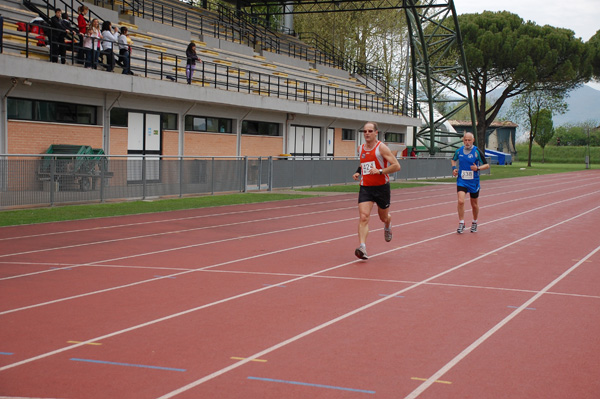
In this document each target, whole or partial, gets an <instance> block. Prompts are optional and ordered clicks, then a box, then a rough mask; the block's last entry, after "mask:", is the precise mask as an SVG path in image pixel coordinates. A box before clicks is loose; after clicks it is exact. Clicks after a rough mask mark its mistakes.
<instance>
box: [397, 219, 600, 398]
mask: <svg viewBox="0 0 600 399" xmlns="http://www.w3.org/2000/svg"><path fill="white" fill-rule="evenodd" d="M595 209H598V208H595ZM598 251H600V246H598V247H596V249H594V250H593V251H592V252H590V253H588V254H587V255H586V256H585V257H584V258H583V259H581V260H580V261H579V262H577V263H575V264H574V265H573V266H571V267H570V268H569V269H568V270H567V271H565V272H564V273H563V274H561V275H560V276H558V277H557V278H556V279H554V281H552V282H551V283H550V284H548V285H547V286H545V287H544V288H542V289H541V290H540V291H538V292H537V293H536V294H535V295H534V296H532V297H531V298H529V299H528V300H527V301H526V302H525V303H523V304H522V305H521V306H519V307H518V308H517V309H516V310H515V311H514V312H512V313H511V314H509V315H508V316H506V317H505V318H504V319H503V320H502V321H500V322H499V323H498V324H496V325H495V326H494V327H492V328H491V329H490V330H488V331H487V332H486V333H485V334H483V335H482V336H481V337H479V338H478V339H477V340H475V341H474V342H473V343H472V344H471V345H469V346H467V347H466V348H465V349H464V350H463V351H462V352H461V353H459V354H458V355H456V357H454V359H452V360H450V361H449V362H448V363H446V365H444V366H443V367H442V368H441V369H439V370H438V371H437V372H435V373H434V374H433V375H432V376H431V377H429V378H428V379H427V380H426V381H424V382H423V383H422V384H421V385H419V386H418V387H417V388H416V389H415V390H414V391H412V392H411V393H410V394H408V395H407V396H405V399H415V398H417V397H418V396H419V395H420V394H421V393H423V392H424V391H425V390H426V389H427V388H429V387H430V386H431V385H432V384H434V383H435V381H436V380H438V379H440V378H441V377H442V376H443V375H444V374H446V373H447V372H448V371H450V369H452V368H453V367H454V366H456V365H457V364H458V363H459V362H460V361H461V360H463V359H464V358H465V357H467V356H468V355H469V354H470V353H471V352H473V351H474V350H475V349H477V348H478V347H479V346H480V345H481V344H483V343H484V342H485V341H486V340H487V339H488V338H490V337H491V336H492V335H494V334H495V333H496V332H497V331H498V330H500V329H501V328H502V327H504V326H505V325H506V324H508V322H509V321H511V320H512V319H514V318H515V317H516V316H517V315H519V314H520V313H521V312H523V310H525V308H528V307H529V306H531V304H532V303H533V302H535V301H536V300H537V299H539V298H540V297H541V296H542V295H544V294H546V293H547V292H548V291H549V290H550V288H552V287H554V286H555V285H556V284H558V283H559V282H560V281H562V280H563V279H564V278H565V277H567V276H568V275H569V274H570V273H571V272H572V271H574V270H575V269H577V268H578V267H579V266H580V265H581V264H582V263H584V262H585V261H586V260H588V259H589V258H591V257H592V256H594V254H596V253H597V252H598Z"/></svg>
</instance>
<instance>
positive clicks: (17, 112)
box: [7, 98, 98, 125]
mask: <svg viewBox="0 0 600 399" xmlns="http://www.w3.org/2000/svg"><path fill="white" fill-rule="evenodd" d="M7 108H8V118H9V119H19V120H28V121H40V122H58V123H78V124H83V125H96V124H97V121H98V107H95V106H91V105H83V104H71V103H63V102H56V101H43V100H26V99H19V98H9V99H8V104H7Z"/></svg>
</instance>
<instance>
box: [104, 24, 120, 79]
mask: <svg viewBox="0 0 600 399" xmlns="http://www.w3.org/2000/svg"><path fill="white" fill-rule="evenodd" d="M118 36H119V33H118V32H117V27H116V26H115V27H113V26H112V24H111V23H110V21H104V22H103V23H102V54H103V55H104V57H105V59H106V62H105V67H106V70H107V71H108V72H112V71H113V69H115V55H114V54H113V43H117V41H118Z"/></svg>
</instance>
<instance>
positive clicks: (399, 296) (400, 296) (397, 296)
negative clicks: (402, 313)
mask: <svg viewBox="0 0 600 399" xmlns="http://www.w3.org/2000/svg"><path fill="white" fill-rule="evenodd" d="M379 296H390V295H389V294H379ZM394 298H404V295H394Z"/></svg>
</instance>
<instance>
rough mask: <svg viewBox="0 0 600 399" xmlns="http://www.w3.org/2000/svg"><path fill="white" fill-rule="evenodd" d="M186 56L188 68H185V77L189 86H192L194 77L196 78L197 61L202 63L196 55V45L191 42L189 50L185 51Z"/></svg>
mask: <svg viewBox="0 0 600 399" xmlns="http://www.w3.org/2000/svg"><path fill="white" fill-rule="evenodd" d="M185 56H186V57H187V66H186V67H185V75H186V77H187V84H189V85H190V84H192V76H194V70H195V69H196V61H199V62H202V60H201V59H200V58H198V55H196V44H195V43H194V42H190V44H188V46H187V49H186V50H185Z"/></svg>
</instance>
